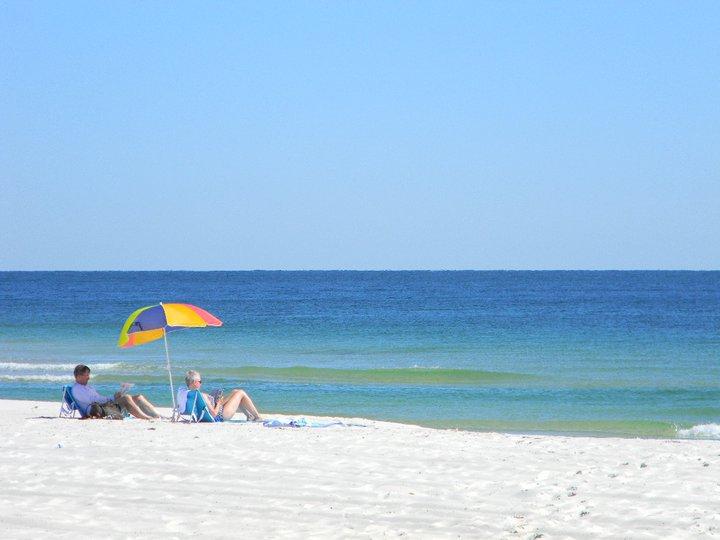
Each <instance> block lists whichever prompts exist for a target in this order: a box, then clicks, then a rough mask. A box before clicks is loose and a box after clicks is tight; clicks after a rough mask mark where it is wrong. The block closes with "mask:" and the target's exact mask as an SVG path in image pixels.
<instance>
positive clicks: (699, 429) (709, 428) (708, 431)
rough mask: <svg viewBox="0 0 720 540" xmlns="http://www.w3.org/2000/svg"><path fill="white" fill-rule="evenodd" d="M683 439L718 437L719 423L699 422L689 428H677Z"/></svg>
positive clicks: (719, 435)
mask: <svg viewBox="0 0 720 540" xmlns="http://www.w3.org/2000/svg"><path fill="white" fill-rule="evenodd" d="M678 437H681V438H683V439H720V424H699V425H697V426H693V427H691V428H689V429H679V430H678Z"/></svg>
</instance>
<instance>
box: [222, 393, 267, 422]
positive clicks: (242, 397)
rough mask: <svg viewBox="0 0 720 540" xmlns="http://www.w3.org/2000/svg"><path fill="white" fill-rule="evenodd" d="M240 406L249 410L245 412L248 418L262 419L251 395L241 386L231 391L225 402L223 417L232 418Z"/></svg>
mask: <svg viewBox="0 0 720 540" xmlns="http://www.w3.org/2000/svg"><path fill="white" fill-rule="evenodd" d="M240 407H242V408H243V410H244V411H247V412H246V413H245V414H246V416H248V420H262V418H261V417H260V413H259V412H258V410H257V409H256V408H255V404H254V403H253V402H252V399H250V396H248V394H247V392H245V390H241V389H240V388H236V389H235V390H233V391H232V392H230V395H229V396H228V397H227V399H225V401H224V402H223V418H224V419H225V420H230V419H231V418H232V417H233V415H234V414H235V413H236V412H237V410H238V408H240Z"/></svg>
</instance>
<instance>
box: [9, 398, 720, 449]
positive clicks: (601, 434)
mask: <svg viewBox="0 0 720 540" xmlns="http://www.w3.org/2000/svg"><path fill="white" fill-rule="evenodd" d="M2 401H32V402H37V403H57V408H58V409H59V408H60V398H59V397H58V399H57V401H55V400H43V399H38V400H25V399H17V398H13V397H0V402H2ZM158 408H159V409H166V410H167V411H168V415H169V414H170V412H169V411H170V408H169V407H162V406H158ZM274 415H275V416H281V417H306V418H313V419H318V420H323V419H330V418H332V419H336V418H339V419H347V418H348V417H344V416H341V415H340V416H338V415H336V416H328V415H316V414H309V415H307V414H303V413H300V412H298V413H293V412H278V413H274ZM271 416H272V415H271ZM240 417H241V418H242V415H240ZM355 419H356V420H357V419H358V418H355ZM359 419H360V420H362V421H366V422H383V423H389V424H397V425H403V426H411V427H422V428H425V429H434V430H440V431H446V430H450V431H462V432H468V433H500V434H506V435H526V436H541V437H570V438H583V437H588V438H592V439H629V440H632V439H644V440H661V441H662V440H670V441H674V440H701V441H718V440H720V430H717V429H713V433H712V434H711V435H704V434H703V435H697V436H692V437H690V436H682V435H680V433H676V435H675V436H668V435H653V434H642V433H638V434H635V433H623V432H613V431H600V430H597V431H582V430H575V431H553V430H543V429H538V430H532V429H525V430H524V429H504V428H503V427H502V426H498V427H496V428H490V427H488V428H477V429H473V428H469V427H462V426H461V427H458V426H442V425H434V424H433V423H432V422H427V423H423V422H422V421H420V422H417V423H415V422H411V421H403V420H394V419H391V420H386V419H376V418H359ZM236 420H237V418H236ZM705 425H707V426H711V427H713V428H715V427H716V426H717V424H700V425H697V426H693V428H696V427H703V426H705ZM674 428H675V429H676V431H678V432H679V431H680V430H685V431H692V428H680V427H678V426H677V425H675V426H674ZM716 432H717V433H716Z"/></svg>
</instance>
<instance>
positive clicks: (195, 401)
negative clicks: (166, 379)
mask: <svg viewBox="0 0 720 540" xmlns="http://www.w3.org/2000/svg"><path fill="white" fill-rule="evenodd" d="M178 416H179V417H180V418H181V419H184V420H186V421H189V422H219V421H220V420H219V419H216V418H213V415H212V414H210V410H209V409H208V406H207V403H205V398H203V396H202V394H201V393H200V392H198V391H197V390H190V391H189V392H188V394H187V402H186V403H185V410H184V411H178Z"/></svg>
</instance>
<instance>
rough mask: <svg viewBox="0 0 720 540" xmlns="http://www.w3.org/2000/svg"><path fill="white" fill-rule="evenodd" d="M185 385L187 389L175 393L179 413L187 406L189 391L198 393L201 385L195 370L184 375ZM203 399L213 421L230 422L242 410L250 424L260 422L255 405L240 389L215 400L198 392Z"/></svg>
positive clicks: (198, 374) (200, 379) (180, 389)
mask: <svg viewBox="0 0 720 540" xmlns="http://www.w3.org/2000/svg"><path fill="white" fill-rule="evenodd" d="M185 384H186V386H187V388H179V389H178V391H177V404H178V407H179V409H180V411H181V412H182V411H184V410H185V406H186V404H187V395H188V392H190V391H191V390H197V391H198V392H200V385H201V384H202V378H201V377H200V373H198V372H197V371H195V370H192V369H191V370H190V371H188V372H187V374H186V375H185ZM200 393H201V394H202V396H203V398H205V403H206V404H207V406H208V409H209V410H210V414H211V415H212V416H213V418H215V420H218V421H222V420H230V419H231V418H232V417H233V415H234V414H235V413H236V412H237V410H238V409H240V408H241V409H242V410H243V412H244V413H245V416H247V419H248V420H250V421H251V422H258V421H262V417H261V416H260V413H259V412H258V410H257V409H256V408H255V404H254V403H253V402H252V399H250V396H249V395H248V394H247V392H245V390H242V389H240V388H235V389H234V390H233V391H232V392H230V395H228V396H227V397H220V398H218V399H217V400H213V399H212V398H211V397H210V396H209V395H207V394H204V393H202V392H200Z"/></svg>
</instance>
